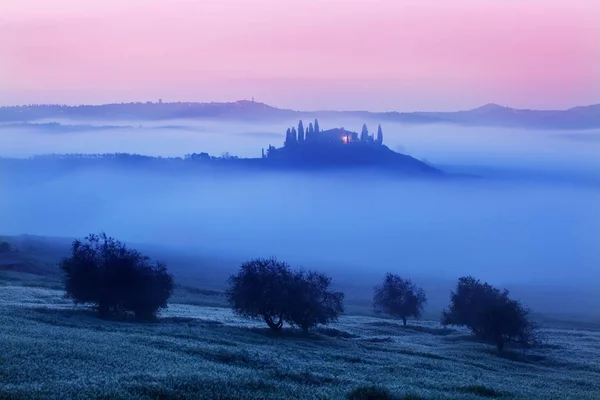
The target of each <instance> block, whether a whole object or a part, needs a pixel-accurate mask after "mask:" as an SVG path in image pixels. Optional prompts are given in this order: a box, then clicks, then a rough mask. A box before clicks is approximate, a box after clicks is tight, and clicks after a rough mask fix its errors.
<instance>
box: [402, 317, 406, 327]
mask: <svg viewBox="0 0 600 400" xmlns="http://www.w3.org/2000/svg"><path fill="white" fill-rule="evenodd" d="M402 323H403V324H404V326H406V317H403V318H402Z"/></svg>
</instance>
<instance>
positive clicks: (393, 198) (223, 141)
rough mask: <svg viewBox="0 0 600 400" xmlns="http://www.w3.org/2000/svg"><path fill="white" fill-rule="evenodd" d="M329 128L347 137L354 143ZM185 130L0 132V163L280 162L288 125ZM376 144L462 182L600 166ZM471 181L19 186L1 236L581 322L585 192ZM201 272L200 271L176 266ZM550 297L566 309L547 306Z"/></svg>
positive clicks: (24, 181) (5, 193) (458, 146)
mask: <svg viewBox="0 0 600 400" xmlns="http://www.w3.org/2000/svg"><path fill="white" fill-rule="evenodd" d="M320 122H321V121H320ZM341 122H342V123H346V125H345V127H346V128H347V129H356V130H359V128H360V126H358V127H355V126H352V125H350V122H349V121H341ZM342 123H340V124H338V125H337V126H343V125H342ZM167 125H169V126H170V127H166V126H167ZM182 125H184V123H183V122H181V121H179V122H177V121H176V122H173V121H170V122H169V123H162V122H161V125H160V126H159V125H157V126H155V127H143V128H135V129H134V128H124V129H122V130H121V129H112V130H108V131H103V130H99V131H93V132H74V133H64V134H63V133H58V134H57V133H52V134H50V133H41V132H38V131H35V130H29V128H28V130H21V131H19V132H17V131H7V130H6V129H4V130H0V143H1V144H2V146H0V150H1V151H0V153H1V154H0V156H17V157H23V156H28V155H31V154H41V153H63V152H77V153H104V152H117V151H118V152H135V153H141V154H149V155H162V156H182V155H183V154H186V153H192V152H202V151H208V152H209V153H211V154H215V155H219V154H221V153H222V152H224V151H228V152H230V153H232V154H236V155H240V156H258V155H259V154H260V149H261V148H262V147H267V145H268V144H269V143H271V144H275V145H277V146H279V145H280V142H282V140H283V136H281V138H279V136H277V135H278V134H279V133H281V132H285V127H286V126H287V125H291V123H290V124H284V123H276V124H275V123H274V124H271V125H264V126H242V125H235V124H229V125H219V124H216V123H214V122H212V123H208V122H206V123H204V125H202V124H201V123H199V122H196V123H195V124H188V125H185V126H186V127H187V128H185V129H184V128H181V126H182ZM322 125H323V127H324V128H329V127H333V126H336V125H334V124H331V123H328V122H325V121H323V122H322ZM328 125H331V126H328ZM382 125H383V124H382ZM370 128H371V129H372V130H374V129H376V124H374V123H373V124H371V125H370ZM383 128H384V138H385V139H384V140H385V142H386V143H387V144H388V146H389V147H390V148H392V149H397V150H398V149H400V150H403V151H406V152H407V153H408V154H410V155H413V156H415V157H416V158H425V159H427V160H428V161H429V162H430V163H432V164H434V165H445V166H448V168H450V169H452V168H454V169H456V170H460V172H467V173H468V172H473V171H474V170H471V171H470V168H471V167H470V166H477V168H479V167H489V168H491V169H492V170H495V169H502V168H512V171H513V176H515V177H516V176H518V175H519V171H520V170H523V171H530V170H536V171H547V172H549V173H566V174H567V176H569V174H571V173H576V172H577V173H585V174H588V175H589V176H593V175H595V174H596V173H597V172H598V170H599V169H598V168H599V165H600V163H599V162H598V161H597V158H594V157H593V156H592V154H593V153H594V151H596V150H598V149H599V146H600V144H599V143H598V142H588V141H578V140H565V138H564V137H554V136H552V135H555V134H556V132H528V131H521V132H519V131H509V130H485V129H480V130H479V134H477V131H475V130H473V129H474V128H468V129H467V128H465V129H462V128H460V127H452V129H449V128H448V127H433V126H429V127H413V128H411V127H406V126H404V127H402V126H389V127H386V126H385V125H383ZM19 135H21V136H19ZM561 135H569V133H564V132H562V133H561ZM33 139H34V140H33ZM31 140H33V142H32V141H31ZM401 146H402V147H401ZM596 154H600V153H596ZM31 162H34V161H31ZM477 168H475V167H474V169H477ZM482 171H483V175H484V176H483V178H484V179H474V180H452V179H450V180H448V181H443V182H426V181H416V180H392V179H391V178H384V177H380V176H375V175H352V174H351V173H344V174H322V175H306V174H275V173H269V174H263V175H257V174H254V175H248V174H239V175H238V174H235V173H233V172H232V173H230V174H228V175H225V176H223V175H219V176H218V177H217V176H214V175H210V174H198V175H194V176H185V177H184V176H169V175H167V174H160V173H155V172H153V171H148V172H139V171H138V172H134V171H132V170H127V169H114V168H110V169H109V168H99V169H93V170H90V169H82V170H74V171H71V172H69V173H67V174H61V175H57V176H54V177H52V179H43V180H39V179H34V178H33V175H35V174H33V175H32V176H31V177H30V176H28V175H23V176H22V177H20V178H19V180H20V182H19V183H18V184H15V182H14V180H4V181H0V190H1V192H0V193H1V196H0V233H2V234H22V233H28V234H38V235H49V236H65V237H81V236H84V235H86V234H88V233H90V232H99V231H105V232H107V233H108V234H109V235H111V236H114V237H116V238H118V239H121V240H124V241H128V242H137V243H156V244H161V245H163V246H166V247H171V248H173V249H178V250H180V251H182V252H185V253H187V254H197V255H203V256H210V257H215V258H227V259H243V258H248V257H267V256H271V255H273V256H277V257H279V258H281V259H284V260H286V261H289V262H290V263H291V264H293V265H304V266H306V267H310V268H318V269H322V270H325V271H330V272H331V273H332V274H333V275H334V276H335V277H337V278H339V279H341V280H344V279H345V280H346V281H348V280H351V279H357V280H356V284H357V285H360V284H362V283H364V284H365V285H371V283H372V282H374V281H376V280H378V279H379V278H380V277H381V276H382V274H383V273H384V272H387V271H393V272H397V273H401V274H405V275H407V276H409V277H413V278H415V280H417V281H421V282H424V281H430V282H434V281H435V282H438V281H439V282H452V281H454V279H456V278H457V277H458V276H461V275H465V274H471V275H474V276H475V277H477V278H480V279H483V280H487V281H489V282H490V283H494V284H497V285H499V286H507V287H511V288H515V290H516V293H517V294H518V295H520V296H521V297H523V298H525V299H527V298H528V299H529V300H530V303H533V304H532V306H534V305H537V306H538V307H539V306H542V308H543V306H544V305H546V310H547V311H557V310H558V308H560V307H559V306H561V307H562V309H561V310H559V311H561V312H564V311H565V307H571V306H572V307H573V308H574V309H575V308H577V310H574V311H582V312H587V311H594V310H593V309H592V308H593V307H597V304H598V301H599V300H600V295H599V294H598V293H599V289H598V288H600V243H599V239H598V238H599V237H600V207H599V206H598V204H600V190H599V188H598V185H596V184H579V183H577V182H575V181H573V182H570V181H569V180H568V179H567V180H562V181H560V182H559V181H556V182H555V181H552V180H550V181H548V180H539V181H537V180H535V179H530V180H525V181H524V180H518V179H503V180H497V179H486V177H485V170H482V169H480V168H479V169H477V171H476V172H473V173H476V174H480V173H481V172H482ZM10 173H11V171H2V174H10ZM480 175H481V174H480ZM198 268H203V267H202V266H197V265H190V266H189V270H190V271H193V270H194V269H198ZM355 277H356V278H355ZM369 287H370V286H369ZM557 288H562V289H561V290H566V291H567V293H570V294H569V296H571V297H570V299H571V300H573V302H572V303H569V302H568V301H566V300H565V301H557V298H556V293H558V292H557V290H558V289H557ZM528 293H529V297H528V296H527V295H528ZM561 293H563V292H561ZM561 296H563V295H562V294H561ZM577 296H579V297H577ZM443 297H444V299H447V292H444V293H443ZM563 297H564V296H563ZM576 299H579V300H576ZM576 301H577V302H579V303H577V304H575V303H576ZM582 301H583V303H581V302H582ZM557 304H558V305H557ZM582 304H583V305H582ZM594 304H595V305H596V306H594ZM582 308H583V310H582Z"/></svg>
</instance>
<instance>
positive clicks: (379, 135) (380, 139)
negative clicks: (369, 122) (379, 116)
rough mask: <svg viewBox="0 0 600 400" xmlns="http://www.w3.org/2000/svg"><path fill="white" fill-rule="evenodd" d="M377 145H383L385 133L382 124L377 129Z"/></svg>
mask: <svg viewBox="0 0 600 400" xmlns="http://www.w3.org/2000/svg"><path fill="white" fill-rule="evenodd" d="M377 144H383V131H382V130H381V124H379V126H378V127H377Z"/></svg>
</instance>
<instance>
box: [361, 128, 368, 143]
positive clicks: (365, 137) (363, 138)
mask: <svg viewBox="0 0 600 400" xmlns="http://www.w3.org/2000/svg"><path fill="white" fill-rule="evenodd" d="M360 141H361V142H367V141H369V130H368V129H367V124H363V126H362V131H361V132H360Z"/></svg>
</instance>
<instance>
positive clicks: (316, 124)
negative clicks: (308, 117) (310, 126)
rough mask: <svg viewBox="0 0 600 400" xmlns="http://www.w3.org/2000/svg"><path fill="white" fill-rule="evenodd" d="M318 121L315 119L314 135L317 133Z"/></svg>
mask: <svg viewBox="0 0 600 400" xmlns="http://www.w3.org/2000/svg"><path fill="white" fill-rule="evenodd" d="M319 132H320V131H319V120H318V119H316V118H315V133H319Z"/></svg>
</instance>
